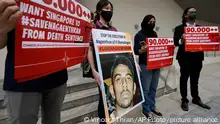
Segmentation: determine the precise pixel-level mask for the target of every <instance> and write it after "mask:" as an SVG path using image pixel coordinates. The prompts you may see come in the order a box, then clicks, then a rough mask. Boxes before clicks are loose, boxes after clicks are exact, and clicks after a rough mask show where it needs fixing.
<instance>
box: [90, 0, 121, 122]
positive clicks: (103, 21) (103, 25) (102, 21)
mask: <svg viewBox="0 0 220 124" xmlns="http://www.w3.org/2000/svg"><path fill="white" fill-rule="evenodd" d="M95 13H96V16H95V19H94V24H95V25H94V28H96V29H102V30H109V31H117V30H116V28H115V27H113V26H112V25H111V23H110V21H111V18H112V16H113V5H112V3H111V2H109V1H108V0H100V1H99V2H98V3H97V5H96V12H95ZM88 61H89V64H90V66H91V70H92V75H93V78H94V79H95V81H96V82H97V84H98V86H99V96H100V97H99V105H98V116H99V118H100V120H105V109H104V105H103V99H102V92H101V89H100V85H101V79H100V75H99V73H98V68H97V64H96V56H95V50H94V44H93V42H92V41H91V43H90V46H89V52H88ZM100 124H105V122H100Z"/></svg>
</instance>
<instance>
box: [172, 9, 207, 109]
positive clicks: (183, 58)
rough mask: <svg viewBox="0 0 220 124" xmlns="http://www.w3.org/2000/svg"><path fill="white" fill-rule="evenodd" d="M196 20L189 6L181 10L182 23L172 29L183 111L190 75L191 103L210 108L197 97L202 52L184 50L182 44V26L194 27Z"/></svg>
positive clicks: (194, 11)
mask: <svg viewBox="0 0 220 124" xmlns="http://www.w3.org/2000/svg"><path fill="white" fill-rule="evenodd" d="M195 20H196V9H195V8H194V7H189V8H187V9H186V10H185V11H184V12H183V16H182V24H181V25H179V26H177V27H176V28H175V31H174V43H175V46H178V47H179V48H178V53H177V57H176V59H177V60H178V63H179V66H180V74H181V75H180V94H181V96H182V103H181V108H182V109H183V110H184V111H188V110H189V107H188V102H189V100H188V99H187V81H188V78H189V77H190V85H191V86H190V89H191V96H192V98H193V99H192V103H193V104H196V105H198V106H200V107H202V108H206V109H210V107H209V106H207V105H205V104H204V103H202V101H201V99H200V97H199V91H198V83H199V82H198V81H199V76H200V72H201V69H202V66H203V60H204V53H203V52H186V51H185V44H184V40H183V39H184V27H186V26H188V27H195V26H199V25H197V24H196V22H195Z"/></svg>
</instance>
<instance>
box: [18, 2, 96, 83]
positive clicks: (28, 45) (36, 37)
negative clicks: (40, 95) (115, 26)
mask: <svg viewBox="0 0 220 124" xmlns="http://www.w3.org/2000/svg"><path fill="white" fill-rule="evenodd" d="M18 5H19V6H20V10H21V11H22V13H23V15H22V16H21V18H20V20H19V21H18V23H17V25H16V44H15V79H17V80H18V81H19V80H20V81H26V80H31V79H35V78H38V77H41V76H45V75H47V74H50V73H53V72H57V71H59V70H62V69H65V68H67V67H70V66H73V65H76V64H79V63H81V62H82V61H83V60H84V58H85V56H86V49H88V46H89V43H88V42H89V38H90V34H91V28H92V25H91V23H90V20H91V14H90V10H89V9H87V8H86V7H84V6H82V5H81V4H79V3H78V2H76V1H75V0H20V1H19V2H18Z"/></svg>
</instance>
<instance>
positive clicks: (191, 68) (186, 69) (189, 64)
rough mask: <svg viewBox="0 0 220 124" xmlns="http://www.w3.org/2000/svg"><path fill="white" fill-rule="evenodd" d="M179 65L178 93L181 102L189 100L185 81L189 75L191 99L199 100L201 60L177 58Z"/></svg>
mask: <svg viewBox="0 0 220 124" xmlns="http://www.w3.org/2000/svg"><path fill="white" fill-rule="evenodd" d="M178 62H179V65H180V74H181V75H180V93H181V96H182V101H183V102H189V100H188V99H187V81H188V78H189V77H190V90H191V96H192V98H193V100H195V101H199V100H200V97H199V91H198V84H199V77H200V72H201V70H202V66H203V65H202V64H203V63H202V60H201V61H200V60H193V59H191V60H190V59H179V60H178Z"/></svg>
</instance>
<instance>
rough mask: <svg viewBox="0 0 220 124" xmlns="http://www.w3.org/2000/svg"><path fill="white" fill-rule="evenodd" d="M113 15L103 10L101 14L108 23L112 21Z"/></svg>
mask: <svg viewBox="0 0 220 124" xmlns="http://www.w3.org/2000/svg"><path fill="white" fill-rule="evenodd" d="M112 15H113V12H112V11H105V10H102V12H101V16H102V18H103V19H104V20H105V21H106V22H109V21H110V20H111V18H112Z"/></svg>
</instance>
